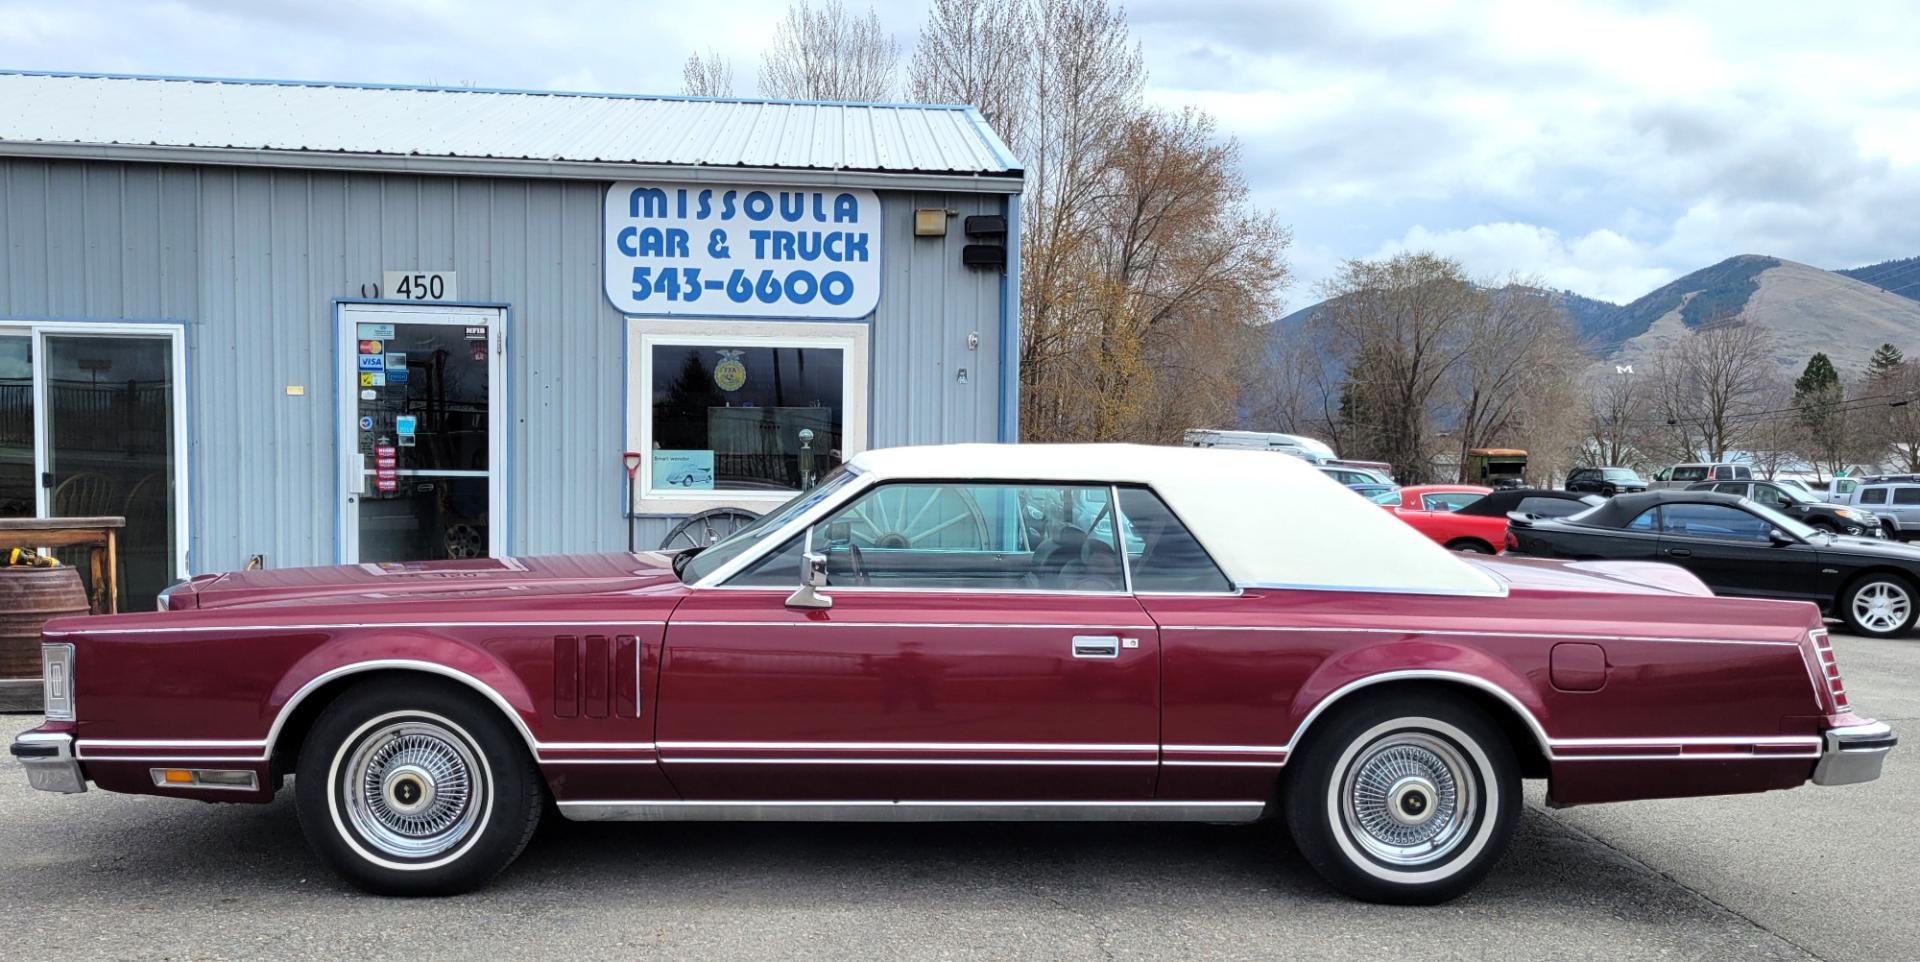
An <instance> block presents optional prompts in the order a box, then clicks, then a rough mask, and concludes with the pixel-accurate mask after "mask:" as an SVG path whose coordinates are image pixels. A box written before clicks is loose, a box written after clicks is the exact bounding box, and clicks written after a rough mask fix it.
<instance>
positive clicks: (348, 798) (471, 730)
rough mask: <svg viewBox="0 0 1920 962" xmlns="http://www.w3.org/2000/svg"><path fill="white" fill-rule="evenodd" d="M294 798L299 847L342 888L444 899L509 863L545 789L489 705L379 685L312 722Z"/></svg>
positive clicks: (414, 685)
mask: <svg viewBox="0 0 1920 962" xmlns="http://www.w3.org/2000/svg"><path fill="white" fill-rule="evenodd" d="M294 795H295V806H296V808H297V810H298V811H299V813H300V827H301V829H302V830H303V831H304V832H305V834H306V836H307V842H308V843H309V844H310V845H312V846H313V848H314V851H316V852H317V853H319V855H320V857H321V858H322V859H324V860H325V861H326V862H327V863H328V864H329V865H330V866H332V868H333V869H334V870H335V871H337V872H339V873H340V874H341V875H342V876H344V877H345V878H346V879H347V880H348V881H350V882H352V883H353V884H355V885H357V886H359V887H361V888H363V889H366V890H367V891H369V892H374V893H377V894H381V895H453V894H457V893H460V892H467V891H471V890H473V889H476V888H479V887H480V886H482V885H484V884H486V883H487V882H488V881H489V880H491V879H492V878H493V877H494V876H495V875H498V874H499V873H500V871H501V870H502V869H504V868H506V867H507V865H508V864H509V863H511V862H512V861H513V860H514V859H515V858H516V857H518V856H519V854H520V850H521V849H522V848H524V847H526V844H527V839H528V838H530V837H531V836H532V835H533V830H534V828H535V826H536V825H537V824H538V823H539V821H540V812H541V807H542V806H541V802H542V798H543V795H544V790H543V787H542V785H541V780H540V774H539V771H538V770H537V769H535V768H534V765H533V762H532V760H531V759H530V758H529V757H528V755H527V752H526V749H525V746H524V745H523V744H522V742H521V740H520V737H519V735H518V734H517V733H516V732H515V731H514V730H513V729H512V727H511V726H509V725H508V724H507V723H506V721H505V720H504V719H502V718H501V717H500V713H499V712H498V711H496V710H495V709H494V708H493V707H492V706H490V705H487V704H485V703H483V702H481V701H480V700H479V699H477V698H474V697H472V696H471V695H469V694H467V693H465V692H461V691H456V690H453V689H451V688H448V687H446V686H444V685H440V684H434V683H426V684H423V683H422V682H420V681H419V680H410V681H406V682H401V681H397V680H382V681H374V682H369V683H367V684H365V685H361V686H359V687H356V688H353V689H350V690H349V691H347V693H346V694H344V695H341V696H340V698H339V699H338V700H336V701H335V702H334V703H333V704H331V705H329V706H327V709H326V710H325V711H324V712H322V713H321V715H320V717H319V718H318V719H317V720H316V721H315V722H314V726H313V729H312V731H311V732H310V733H309V734H308V735H307V739H306V741H305V742H304V743H303V744H302V746H301V749H300V762H299V768H298V772H297V776H296V778H295V781H294Z"/></svg>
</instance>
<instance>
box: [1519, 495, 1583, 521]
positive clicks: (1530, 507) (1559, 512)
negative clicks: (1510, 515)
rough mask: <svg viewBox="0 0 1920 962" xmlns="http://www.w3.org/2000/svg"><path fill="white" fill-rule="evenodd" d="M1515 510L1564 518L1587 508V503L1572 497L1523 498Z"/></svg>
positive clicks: (1547, 516) (1546, 516)
mask: <svg viewBox="0 0 1920 962" xmlns="http://www.w3.org/2000/svg"><path fill="white" fill-rule="evenodd" d="M1515 510H1517V511H1521V512H1524V513H1526V514H1531V515H1538V516H1540V517H1542V518H1564V517H1566V516H1568V515H1571V514H1579V513H1580V512H1582V511H1585V510H1587V503H1586V502H1584V501H1575V500H1574V499H1572V498H1521V499H1520V505H1519V507H1517V508H1516V509H1515Z"/></svg>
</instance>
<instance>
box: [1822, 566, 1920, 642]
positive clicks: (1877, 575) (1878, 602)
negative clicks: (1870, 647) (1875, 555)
mask: <svg viewBox="0 0 1920 962" xmlns="http://www.w3.org/2000/svg"><path fill="white" fill-rule="evenodd" d="M1915 612H1916V608H1915V604H1914V588H1913V582H1911V581H1908V580H1907V579H1905V578H1902V577H1901V576H1899V575H1896V574H1893V573H1891V572H1884V571H1882V572H1871V573H1868V574H1866V575H1863V576H1861V577H1860V578H1859V579H1858V580H1857V581H1855V582H1853V583H1852V584H1850V585H1848V586H1847V588H1846V590H1844V591H1842V592H1840V617H1841V618H1844V619H1845V620H1846V622H1847V627H1848V628H1849V629H1851V630H1853V631H1854V632H1855V633H1856V634H1862V635H1868V636H1870V637H1874V638H1890V637H1892V636H1894V635H1899V634H1905V633H1906V631H1907V630H1908V629H1909V628H1912V627H1913V619H1914V615H1915Z"/></svg>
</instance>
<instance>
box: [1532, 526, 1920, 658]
mask: <svg viewBox="0 0 1920 962" xmlns="http://www.w3.org/2000/svg"><path fill="white" fill-rule="evenodd" d="M1508 522H1509V525H1510V529H1509V530H1510V535H1511V537H1510V542H1511V545H1510V548H1509V550H1510V551H1512V552H1514V553H1516V554H1527V555H1535V556H1537V557H1542V558H1573V559H1580V560H1619V561H1629V560H1630V561H1668V562H1672V563H1674V564H1677V565H1679V566H1681V567H1683V568H1685V569H1687V570H1688V571H1691V572H1693V574H1694V576H1695V577H1698V578H1699V579H1700V580H1701V581H1703V582H1705V583H1706V585H1707V587H1709V588H1712V589H1713V590H1714V592H1715V593H1717V594H1722V595H1734V596H1739V597H1747V598H1785V599H1793V600H1799V601H1811V602H1814V603H1815V604H1818V605H1819V606H1820V608H1821V610H1822V611H1825V612H1827V613H1828V614H1830V615H1834V616H1836V617H1839V618H1843V619H1845V620H1846V622H1847V625H1848V627H1850V628H1851V629H1852V630H1854V631H1856V632H1858V633H1860V634H1863V635H1871V636H1874V637H1887V636H1889V635H1897V634H1901V633H1903V632H1905V631H1907V630H1908V629H1909V628H1911V627H1912V626H1913V622H1914V615H1915V614H1916V612H1917V611H1920V607H1917V606H1916V605H1917V602H1920V548H1915V547H1911V546H1908V545H1903V544H1899V543H1897V542H1891V541H1884V540H1880V539H1877V538H1852V537H1847V536H1845V535H1836V534H1832V533H1829V532H1826V531H1822V530H1819V529H1817V528H1814V527H1812V526H1811V525H1808V524H1806V523H1804V522H1801V521H1798V520H1795V519H1794V518H1790V517H1788V516H1786V515H1784V514H1782V513H1780V512H1778V511H1775V510H1774V509H1772V508H1769V507H1767V506H1766V505H1763V504H1759V503H1756V502H1754V501H1750V500H1748V499H1746V498H1740V497H1735V496H1733V495H1730V494H1716V493H1713V492H1710V491H1672V490H1668V491H1650V492H1647V493H1645V494H1623V495H1620V496H1619V497H1616V498H1614V499H1613V500H1611V501H1608V502H1607V503H1605V504H1603V505H1600V506H1599V507H1596V508H1592V509H1590V510H1588V511H1584V512H1582V513H1580V514H1576V515H1572V516H1570V517H1566V518H1557V519H1551V520H1549V519H1543V518H1538V517H1534V516H1531V515H1528V514H1525V513H1522V512H1515V513H1514V514H1512V515H1509V516H1508Z"/></svg>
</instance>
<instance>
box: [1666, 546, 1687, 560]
mask: <svg viewBox="0 0 1920 962" xmlns="http://www.w3.org/2000/svg"><path fill="white" fill-rule="evenodd" d="M1666 555H1667V557H1669V558H1691V557H1693V549H1692V548H1668V549H1667V550H1666Z"/></svg>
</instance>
